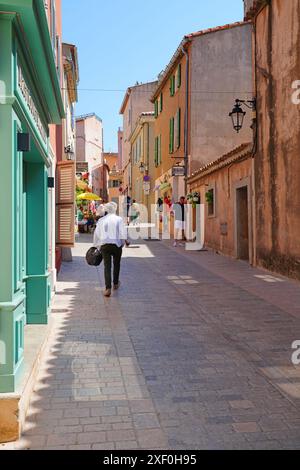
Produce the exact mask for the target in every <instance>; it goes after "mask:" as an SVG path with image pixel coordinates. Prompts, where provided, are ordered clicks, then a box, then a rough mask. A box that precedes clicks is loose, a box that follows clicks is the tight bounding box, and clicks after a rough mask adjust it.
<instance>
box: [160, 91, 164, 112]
mask: <svg viewBox="0 0 300 470" xmlns="http://www.w3.org/2000/svg"><path fill="white" fill-rule="evenodd" d="M162 110H163V94H162V93H161V94H160V112H162Z"/></svg>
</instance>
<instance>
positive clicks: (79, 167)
mask: <svg viewBox="0 0 300 470" xmlns="http://www.w3.org/2000/svg"><path fill="white" fill-rule="evenodd" d="M88 171H89V164H88V162H76V173H87V172H88Z"/></svg>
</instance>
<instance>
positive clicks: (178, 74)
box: [175, 64, 181, 91]
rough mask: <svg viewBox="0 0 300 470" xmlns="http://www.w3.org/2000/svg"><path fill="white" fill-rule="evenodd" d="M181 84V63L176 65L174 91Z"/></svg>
mask: <svg viewBox="0 0 300 470" xmlns="http://www.w3.org/2000/svg"><path fill="white" fill-rule="evenodd" d="M180 86H181V64H179V65H178V67H177V70H176V75H175V91H176V90H177V89H178V88H180Z"/></svg>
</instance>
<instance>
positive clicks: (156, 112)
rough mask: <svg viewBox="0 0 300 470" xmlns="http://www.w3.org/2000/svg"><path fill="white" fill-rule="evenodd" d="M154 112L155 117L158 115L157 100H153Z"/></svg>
mask: <svg viewBox="0 0 300 470" xmlns="http://www.w3.org/2000/svg"><path fill="white" fill-rule="evenodd" d="M154 114H155V117H156V118H157V116H158V101H157V100H155V103H154Z"/></svg>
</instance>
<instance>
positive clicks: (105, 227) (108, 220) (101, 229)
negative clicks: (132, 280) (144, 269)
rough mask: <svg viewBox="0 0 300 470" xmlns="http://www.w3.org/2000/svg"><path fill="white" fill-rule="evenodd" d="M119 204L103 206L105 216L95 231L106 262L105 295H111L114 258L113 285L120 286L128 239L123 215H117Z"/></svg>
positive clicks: (96, 240)
mask: <svg viewBox="0 0 300 470" xmlns="http://www.w3.org/2000/svg"><path fill="white" fill-rule="evenodd" d="M117 208H118V206H117V204H116V203H115V202H109V203H108V204H105V205H104V206H103V209H104V216H103V217H101V218H100V220H99V222H98V224H97V227H96V230H95V233H94V246H96V247H98V248H99V249H101V253H102V257H103V262H104V277H105V287H106V289H105V291H104V296H105V297H110V296H111V288H112V279H111V268H112V259H113V265H114V273H113V287H114V289H115V290H116V289H118V288H119V287H120V282H119V276H120V267H121V258H122V250H123V246H124V244H125V242H126V240H127V233H126V229H125V226H124V223H123V219H122V217H119V216H117V215H116V212H117Z"/></svg>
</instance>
